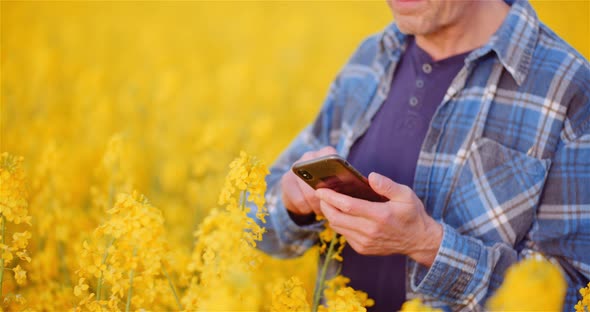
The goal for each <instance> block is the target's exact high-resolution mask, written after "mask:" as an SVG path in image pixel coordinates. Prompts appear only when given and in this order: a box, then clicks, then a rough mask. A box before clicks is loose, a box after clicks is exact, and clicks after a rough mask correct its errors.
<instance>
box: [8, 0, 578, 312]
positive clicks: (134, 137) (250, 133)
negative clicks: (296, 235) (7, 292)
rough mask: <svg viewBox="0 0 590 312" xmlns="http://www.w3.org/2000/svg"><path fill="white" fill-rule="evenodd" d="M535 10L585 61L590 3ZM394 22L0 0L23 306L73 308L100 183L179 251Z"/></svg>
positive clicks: (383, 14) (100, 215)
mask: <svg viewBox="0 0 590 312" xmlns="http://www.w3.org/2000/svg"><path fill="white" fill-rule="evenodd" d="M533 5H534V7H535V8H536V9H537V10H538V15H539V16H540V18H541V19H542V20H543V21H545V22H546V23H547V24H548V25H549V26H550V27H551V28H552V29H554V30H555V31H556V32H557V33H558V34H559V35H561V36H562V37H563V38H564V39H565V40H566V41H568V42H569V43H571V44H572V45H573V46H574V47H576V49H577V50H578V51H580V53H582V54H583V55H584V56H585V57H586V58H587V59H588V58H589V57H590V1H587V0H581V1H535V2H533ZM391 20H392V17H391V13H390V11H389V8H388V7H387V5H386V4H385V1H352V2H344V1H342V2H341V1H284V2H270V1H268V2H267V1H253V2H242V1H228V2H213V1H202V2H197V1H193V2H180V1H171V2H168V1H155V2H107V1H98V2H94V1H92V2H90V1H89V2H24V1H23V2H20V1H19V2H13V1H2V2H1V53H0V58H1V92H2V94H1V98H0V101H1V102H0V110H1V115H0V131H1V133H0V151H7V152H10V153H12V154H16V155H22V156H24V157H25V161H24V163H25V167H26V169H27V170H26V171H27V175H28V177H29V180H30V181H31V199H30V208H29V209H30V211H31V214H32V215H33V230H32V231H33V238H32V243H31V245H32V246H31V249H32V250H33V251H32V253H33V262H32V264H31V267H30V268H29V269H30V270H31V271H30V273H29V274H30V278H31V282H30V284H29V286H28V289H29V290H30V292H31V293H33V291H35V289H43V288H42V287H48V286H46V285H47V282H48V281H52V282H53V286H51V287H53V288H51V289H54V291H53V292H52V295H46V296H40V298H39V299H37V301H33V302H31V303H30V305H31V306H32V307H37V308H40V307H49V306H52V305H55V306H59V304H60V302H62V303H63V302H65V303H67V302H68V299H67V298H68V297H67V296H68V295H67V294H70V293H71V288H67V287H68V286H69V287H71V282H72V280H74V283H75V278H73V277H72V276H71V275H73V274H74V272H75V270H76V265H77V263H76V254H77V252H79V249H80V246H81V244H82V241H83V240H84V239H85V238H86V237H87V236H88V235H89V233H91V232H92V230H93V229H94V228H95V227H96V226H97V225H98V224H100V222H102V221H103V220H104V218H105V216H104V209H106V208H108V207H106V206H105V205H106V204H104V202H105V201H103V203H102V204H100V199H101V198H102V197H105V196H106V195H104V194H108V193H109V192H110V193H112V192H122V191H125V192H129V191H131V190H132V189H137V190H139V191H140V192H141V193H143V194H145V195H146V196H147V197H148V198H150V200H151V202H152V203H154V205H156V206H157V207H159V208H160V209H161V210H162V211H163V214H164V217H165V220H166V223H165V224H166V226H167V228H168V235H169V238H168V240H169V241H170V242H171V245H172V246H174V248H173V249H175V251H176V252H177V253H178V257H179V259H180V258H183V257H188V255H189V253H190V250H191V248H192V242H193V236H192V233H193V231H194V230H195V229H196V228H197V226H198V224H199V223H200V222H201V220H202V219H203V218H204V216H206V215H207V213H208V211H209V210H210V209H211V208H212V207H215V206H216V202H217V195H218V192H219V190H220V189H221V186H222V183H223V178H224V175H225V173H226V172H227V165H228V164H229V162H230V161H231V159H233V158H234V157H236V156H237V155H238V154H239V151H240V150H246V151H247V152H249V153H250V154H253V155H257V156H258V157H259V158H261V159H263V160H264V161H266V163H267V164H270V163H272V161H273V159H274V158H275V157H276V156H277V155H278V153H279V152H280V151H281V150H282V149H284V148H285V147H286V146H287V144H288V143H289V141H290V140H291V139H292V138H293V137H294V136H295V134H296V133H297V132H298V131H299V130H301V129H302V128H303V127H304V126H305V125H306V124H307V123H308V122H310V121H311V120H312V119H313V117H314V116H315V114H316V113H317V111H318V109H319V107H320V105H321V103H322V101H323V98H324V96H325V94H326V91H327V90H328V86H329V84H330V82H331V80H332V79H333V78H334V76H335V75H336V73H337V72H338V70H339V68H340V67H341V66H342V65H343V64H344V63H345V62H346V60H347V58H348V57H349V56H350V54H351V53H352V52H353V51H354V49H355V47H356V46H357V45H358V44H359V43H360V41H361V40H362V39H363V38H364V37H366V36H368V35H370V34H373V33H376V32H379V31H381V30H382V29H383V28H384V27H385V26H386V25H387V24H388V23H389V22H391ZM113 149H115V150H116V153H117V155H118V156H117V157H119V158H117V164H118V165H117V167H116V168H115V169H113V168H106V165H105V161H104V159H105V157H107V156H108V155H110V154H109V153H113ZM97 194H98V195H97ZM100 194H103V195H100ZM101 196H102V197H101ZM47 242H53V244H54V245H48V243H47ZM48 246H53V247H51V248H54V249H51V248H50V247H48ZM58 251H59V252H58ZM36 254H37V255H39V256H38V257H37V259H40V258H41V255H44V257H45V258H44V259H45V260H43V261H46V262H35V261H40V260H35V255H36ZM178 262H179V263H182V262H183V261H181V260H179V261H178ZM179 265H180V264H179ZM301 265H303V269H301V268H302V267H301ZM52 267H55V268H52ZM58 268H59V269H58ZM314 268H315V259H314V256H313V255H311V256H308V257H307V258H305V259H303V260H300V262H287V263H286V264H279V263H277V264H273V266H272V267H270V266H269V270H275V271H276V272H278V273H277V274H279V275H280V274H283V275H285V276H288V275H289V274H291V273H293V272H298V273H299V274H300V275H303V276H304V279H305V280H306V283H307V285H308V287H311V286H310V285H311V283H312V281H313V274H314V273H313V270H314ZM179 271H181V269H180V268H177V269H176V270H175V272H179ZM178 274H180V273H178ZM5 287H9V286H6V285H5ZM66 288H67V291H64V289H66ZM45 289H46V288H45ZM68 291H69V292H68ZM62 292H63V296H64V297H63V298H62V297H60V298H61V299H56V298H55V296H59V294H61V293H62ZM66 293H67V294H66ZM70 295H71V294H70ZM52 296H54V297H52Z"/></svg>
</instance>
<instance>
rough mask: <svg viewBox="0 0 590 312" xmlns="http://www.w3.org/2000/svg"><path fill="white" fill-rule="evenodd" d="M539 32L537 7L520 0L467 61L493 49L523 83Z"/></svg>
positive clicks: (513, 74) (506, 67) (512, 73)
mask: <svg viewBox="0 0 590 312" xmlns="http://www.w3.org/2000/svg"><path fill="white" fill-rule="evenodd" d="M538 36H539V19H538V18H537V14H536V13H535V10H534V9H533V8H532V7H531V5H530V4H529V3H528V1H525V0H517V1H515V2H514V4H512V6H511V8H510V11H509V12H508V15H507V16H506V18H505V19H504V22H503V23H502V25H501V26H500V28H499V29H498V30H497V31H496V33H495V34H494V35H492V37H491V38H490V40H489V41H488V43H487V44H485V45H484V46H483V47H481V48H479V49H476V50H474V51H473V52H472V53H471V54H470V55H469V56H468V57H467V59H466V60H465V62H466V63H468V62H471V61H474V60H476V59H477V58H479V57H481V56H483V55H485V54H487V53H488V52H490V51H494V52H495V53H496V55H497V56H498V59H499V60H500V62H501V63H502V65H503V66H504V68H505V69H506V71H508V72H509V73H510V75H512V78H514V80H515V81H516V83H517V84H518V85H520V84H522V82H523V81H524V80H525V78H526V75H527V74H528V71H529V67H530V64H531V58H532V56H533V52H534V51H535V45H536V42H537V39H538Z"/></svg>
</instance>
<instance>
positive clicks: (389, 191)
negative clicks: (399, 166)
mask: <svg viewBox="0 0 590 312" xmlns="http://www.w3.org/2000/svg"><path fill="white" fill-rule="evenodd" d="M369 185H370V186H371V188H372V189H373V190H374V191H375V192H377V193H378V194H379V195H383V196H385V197H387V198H389V199H394V198H400V197H406V195H407V194H408V192H409V191H410V188H409V187H407V186H405V185H403V184H399V183H395V182H394V181H393V180H391V179H390V178H388V177H386V176H383V175H380V174H378V173H376V172H371V174H369Z"/></svg>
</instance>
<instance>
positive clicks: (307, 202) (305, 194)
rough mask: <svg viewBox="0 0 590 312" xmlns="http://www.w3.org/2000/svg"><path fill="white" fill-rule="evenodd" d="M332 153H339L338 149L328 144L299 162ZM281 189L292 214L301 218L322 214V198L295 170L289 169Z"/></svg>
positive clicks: (282, 179)
mask: <svg viewBox="0 0 590 312" xmlns="http://www.w3.org/2000/svg"><path fill="white" fill-rule="evenodd" d="M331 154H337V152H336V149H334V148H333V147H331V146H327V147H324V148H322V149H320V150H318V151H309V152H307V153H305V154H303V156H301V158H299V160H297V162H299V161H305V160H310V159H314V158H317V157H321V156H326V155H331ZM281 190H282V193H283V194H282V197H283V203H284V204H285V207H286V208H287V210H289V211H290V212H291V214H294V215H295V216H297V217H301V218H305V217H306V216H310V215H312V214H315V215H318V216H321V215H322V211H321V209H320V200H319V199H318V198H317V196H316V195H315V190H314V189H313V188H311V187H310V186H309V185H307V183H305V182H303V180H301V179H300V178H299V177H297V176H296V175H295V173H293V171H291V170H289V171H287V172H286V173H285V174H284V175H283V177H282V178H281ZM301 218H298V219H301Z"/></svg>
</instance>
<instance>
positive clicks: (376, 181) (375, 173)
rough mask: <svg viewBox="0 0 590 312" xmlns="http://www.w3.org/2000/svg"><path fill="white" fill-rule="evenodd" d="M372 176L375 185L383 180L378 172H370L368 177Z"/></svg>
mask: <svg viewBox="0 0 590 312" xmlns="http://www.w3.org/2000/svg"><path fill="white" fill-rule="evenodd" d="M371 176H373V178H372V179H373V181H374V182H375V184H377V185H381V182H382V181H383V176H382V175H380V174H378V173H377V172H371V173H370V174H369V177H371Z"/></svg>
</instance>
